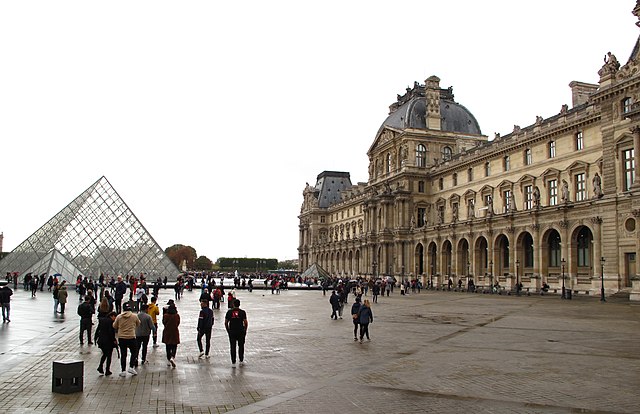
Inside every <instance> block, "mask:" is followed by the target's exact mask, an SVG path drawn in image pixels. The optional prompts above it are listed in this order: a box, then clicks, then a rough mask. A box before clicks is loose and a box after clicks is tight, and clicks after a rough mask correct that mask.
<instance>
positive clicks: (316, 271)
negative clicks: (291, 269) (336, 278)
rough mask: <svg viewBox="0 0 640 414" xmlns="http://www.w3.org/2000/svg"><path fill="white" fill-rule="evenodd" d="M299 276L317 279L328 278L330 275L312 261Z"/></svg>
mask: <svg viewBox="0 0 640 414" xmlns="http://www.w3.org/2000/svg"><path fill="white" fill-rule="evenodd" d="M300 277H301V278H302V279H304V278H314V279H315V278H317V279H319V280H324V279H330V278H331V275H330V274H329V272H327V271H326V270H324V269H323V268H322V267H321V266H320V265H319V264H317V263H313V264H312V265H311V266H309V267H308V268H307V270H305V271H304V272H303V273H302V274H301V275H300Z"/></svg>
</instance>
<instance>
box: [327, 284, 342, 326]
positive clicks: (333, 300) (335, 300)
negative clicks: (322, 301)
mask: <svg viewBox="0 0 640 414" xmlns="http://www.w3.org/2000/svg"><path fill="white" fill-rule="evenodd" d="M329 303H330V304H331V311H332V312H331V319H338V315H337V312H338V310H339V309H340V296H338V294H337V293H336V291H335V290H334V291H333V292H331V297H330V298H329Z"/></svg>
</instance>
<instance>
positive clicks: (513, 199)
mask: <svg viewBox="0 0 640 414" xmlns="http://www.w3.org/2000/svg"><path fill="white" fill-rule="evenodd" d="M509 211H511V212H514V211H518V209H517V208H516V195H515V194H514V193H513V191H511V193H510V194H509Z"/></svg>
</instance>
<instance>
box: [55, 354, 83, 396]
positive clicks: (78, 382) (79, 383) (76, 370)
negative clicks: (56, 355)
mask: <svg viewBox="0 0 640 414" xmlns="http://www.w3.org/2000/svg"><path fill="white" fill-rule="evenodd" d="M83 385H84V361H77V360H68V361H53V375H52V378H51V392H57V393H59V394H71V393H74V392H82V390H83Z"/></svg>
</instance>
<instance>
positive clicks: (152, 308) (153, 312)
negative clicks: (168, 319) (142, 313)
mask: <svg viewBox="0 0 640 414" xmlns="http://www.w3.org/2000/svg"><path fill="white" fill-rule="evenodd" d="M157 301H158V297H157V296H152V297H151V303H150V304H149V308H148V309H147V313H148V314H149V316H151V321H152V322H153V347H154V348H157V347H159V346H160V345H158V315H160V309H158V305H156V302H157Z"/></svg>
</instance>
